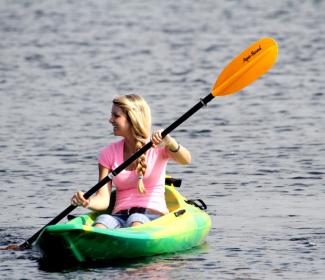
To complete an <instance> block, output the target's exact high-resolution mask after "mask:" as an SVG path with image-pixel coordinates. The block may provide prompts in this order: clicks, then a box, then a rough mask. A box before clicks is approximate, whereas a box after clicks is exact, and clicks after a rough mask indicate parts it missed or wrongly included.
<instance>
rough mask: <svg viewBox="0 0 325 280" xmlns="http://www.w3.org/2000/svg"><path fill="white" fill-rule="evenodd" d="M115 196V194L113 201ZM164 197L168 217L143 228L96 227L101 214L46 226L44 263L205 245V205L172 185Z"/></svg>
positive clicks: (104, 258)
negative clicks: (95, 222) (96, 220)
mask: <svg viewBox="0 0 325 280" xmlns="http://www.w3.org/2000/svg"><path fill="white" fill-rule="evenodd" d="M114 197H115V193H114V192H113V193H112V201H114ZM165 198H166V202H167V206H168V209H169V214H166V215H164V216H162V217H160V218H158V219H156V220H154V221H151V222H149V223H146V224H143V225H141V226H138V227H129V228H120V229H112V230H111V229H100V228H95V227H92V226H91V224H92V223H93V221H94V219H95V218H96V217H97V216H98V215H99V214H100V213H98V212H91V213H88V214H85V215H82V216H79V217H75V218H73V219H72V220H70V221H69V222H67V223H65V224H57V225H51V226H48V227H46V228H45V229H44V231H43V232H42V234H41V235H40V236H39V238H38V239H37V241H36V246H37V247H38V249H39V250H40V252H41V254H42V256H43V260H47V261H51V262H58V261H60V262H77V263H84V262H98V261H107V260H113V259H120V258H136V257H142V256H152V255H157V254H163V253H172V252H177V251H182V250H186V249H189V248H192V247H195V246H198V245H200V244H202V243H203V242H204V240H205V237H206V236H207V234H208V232H209V230H210V227H211V219H210V217H209V216H208V214H207V213H206V212H205V211H204V210H203V209H204V208H205V207H204V206H205V205H204V203H203V202H202V201H201V200H199V201H200V202H201V204H200V205H199V204H198V203H197V202H195V201H189V200H187V199H186V198H185V197H183V196H182V195H181V194H180V193H179V192H178V191H176V190H175V188H174V186H173V184H171V185H166V186H165ZM111 209H112V207H111V208H110V209H108V213H109V212H110V211H111Z"/></svg>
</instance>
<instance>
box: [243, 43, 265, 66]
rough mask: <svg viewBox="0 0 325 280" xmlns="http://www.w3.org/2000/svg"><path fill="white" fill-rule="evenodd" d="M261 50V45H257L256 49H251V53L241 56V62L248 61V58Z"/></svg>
mask: <svg viewBox="0 0 325 280" xmlns="http://www.w3.org/2000/svg"><path fill="white" fill-rule="evenodd" d="M261 50H262V47H261V45H259V47H258V48H257V49H256V50H252V51H251V53H250V54H249V55H248V56H245V57H244V58H243V63H245V62H249V60H250V59H251V58H252V57H253V56H254V55H256V54H257V53H258V52H260V51H261Z"/></svg>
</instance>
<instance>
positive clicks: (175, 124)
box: [19, 93, 214, 249]
mask: <svg viewBox="0 0 325 280" xmlns="http://www.w3.org/2000/svg"><path fill="white" fill-rule="evenodd" d="M213 98H214V96H213V95H212V93H209V94H208V95H207V96H206V97H204V98H203V99H200V101H199V102H198V103H197V104H196V105H194V106H193V107H192V108H191V109H190V110H188V111H187V112H186V113H185V114H184V115H183V116H181V117H180V118H179V119H177V120H176V121H175V122H173V123H172V124H171V125H170V126H168V127H167V128H166V129H164V130H163V131H162V133H161V136H162V138H164V137H165V136H166V135H167V134H168V133H170V132H172V131H173V130H174V129H175V128H176V127H178V126H179V125H181V124H182V123H183V122H184V121H186V120H187V119H188V118H189V117H191V116H192V115H193V114H195V113H196V112H197V111H198V110H200V109H201V108H202V107H203V106H206V105H207V104H208V103H209V102H210V101H211V100H212V99H213ZM151 147H152V142H151V141H150V142H149V143H147V144H146V145H145V146H143V147H142V148H141V149H140V150H139V151H137V152H135V153H134V154H133V155H132V156H130V157H129V158H128V159H127V160H126V161H124V162H123V163H122V164H121V165H119V166H118V167H117V168H115V169H114V170H113V171H112V172H111V173H110V174H108V176H106V177H105V178H104V179H102V180H101V181H100V182H98V183H97V184H96V185H95V186H93V187H92V188H91V189H90V190H89V191H87V192H86V193H85V194H84V198H85V199H88V198H89V197H91V196H92V195H93V194H94V193H95V192H97V191H98V190H99V189H100V188H101V187H103V186H104V185H106V184H107V183H108V182H109V181H111V180H112V178H113V177H114V176H116V175H118V174H119V173H120V172H121V171H122V170H124V169H125V168H126V167H128V166H129V165H130V164H131V163H132V162H133V161H135V160H136V159H137V158H139V157H140V156H141V155H142V154H144V153H145V152H146V151H148V150H149V149H150V148H151ZM76 207H77V206H74V205H70V206H69V207H67V208H66V209H65V210H63V211H62V212H61V213H60V214H59V215H58V216H56V217H55V218H54V219H53V220H51V221H50V222H49V223H48V224H46V225H45V226H44V227H42V228H41V229H40V230H39V231H38V232H36V233H35V234H34V235H33V236H32V237H30V238H29V239H28V240H26V241H25V242H24V243H23V244H21V245H19V248H20V249H26V248H29V247H31V245H32V244H33V242H34V241H35V240H36V239H37V237H38V236H39V235H40V234H41V232H42V231H43V229H44V228H46V227H47V226H50V225H55V224H56V223H58V222H59V221H61V220H62V219H63V218H64V217H65V216H67V215H68V214H69V213H70V212H72V211H73V210H74V209H75V208H76Z"/></svg>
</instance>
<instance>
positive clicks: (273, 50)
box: [211, 38, 278, 96]
mask: <svg viewBox="0 0 325 280" xmlns="http://www.w3.org/2000/svg"><path fill="white" fill-rule="evenodd" d="M277 55H278V46H277V43H276V41H275V40H273V39H272V38H263V39H261V40H259V41H257V42H256V43H254V44H253V45H251V46H250V47H249V48H248V49H247V50H245V51H243V52H242V53H241V54H240V55H239V56H237V57H236V58H235V59H234V60H232V61H231V62H230V63H229V64H228V65H227V66H226V68H225V69H224V70H223V71H222V72H221V74H220V76H219V78H218V79H217V81H216V82H215V84H214V86H213V88H212V91H211V93H212V95H213V96H224V95H229V94H233V93H235V92H237V91H240V90H241V89H243V88H244V87H246V86H248V85H249V84H251V83H252V82H254V81H255V80H256V79H258V78H259V77H261V76H262V75H263V74H264V73H265V72H267V71H268V70H269V69H270V68H271V67H272V65H273V64H274V63H275V61H276V58H277Z"/></svg>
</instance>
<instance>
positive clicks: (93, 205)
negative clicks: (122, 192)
mask: <svg viewBox="0 0 325 280" xmlns="http://www.w3.org/2000/svg"><path fill="white" fill-rule="evenodd" d="M98 171H99V181H101V180H102V179H104V178H105V177H106V176H107V175H108V174H109V172H110V170H109V169H107V168H106V167H104V166H102V165H101V164H98ZM111 192H112V182H111V181H110V182H108V183H107V184H106V185H104V186H102V187H101V188H100V189H99V190H98V191H97V192H96V194H95V195H94V196H92V197H90V198H89V199H85V198H84V197H83V195H84V192H80V191H79V192H77V193H75V194H74V196H73V197H72V199H71V203H72V204H73V205H76V206H83V207H85V208H89V209H92V210H94V211H103V210H106V209H107V208H108V206H109V200H110V196H111Z"/></svg>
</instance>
